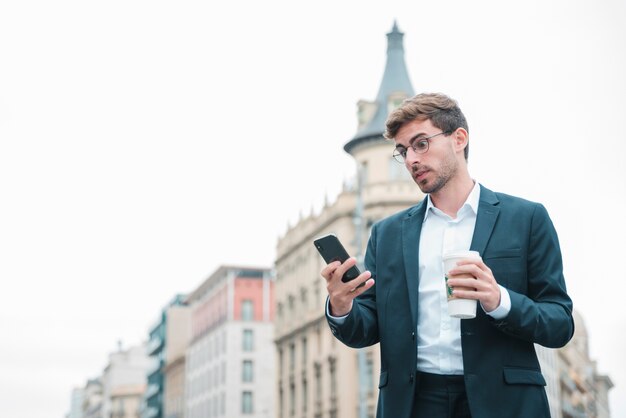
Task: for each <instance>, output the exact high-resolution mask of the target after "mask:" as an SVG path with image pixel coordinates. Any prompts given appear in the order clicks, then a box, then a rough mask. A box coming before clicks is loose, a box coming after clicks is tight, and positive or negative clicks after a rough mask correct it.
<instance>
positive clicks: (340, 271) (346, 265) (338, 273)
mask: <svg viewBox="0 0 626 418" xmlns="http://www.w3.org/2000/svg"><path fill="white" fill-rule="evenodd" d="M355 265H356V258H354V257H350V258H348V259H347V260H346V261H344V262H343V264H341V265H340V266H338V267H337V269H336V270H335V271H334V272H333V277H339V279H340V280H341V278H342V277H343V275H344V274H345V273H346V271H348V269H350V268H351V267H353V266H355Z"/></svg>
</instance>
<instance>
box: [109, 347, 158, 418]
mask: <svg viewBox="0 0 626 418" xmlns="http://www.w3.org/2000/svg"><path fill="white" fill-rule="evenodd" d="M149 366H150V359H149V358H148V356H147V355H146V347H145V346H144V345H137V346H134V347H130V348H128V349H126V350H123V349H122V347H121V344H120V347H119V349H118V351H116V352H114V353H111V354H109V362H108V364H107V366H106V367H105V368H104V371H103V373H102V393H103V402H102V417H103V418H137V417H139V410H140V405H141V401H142V397H143V394H144V391H145V390H146V371H147V370H148V367H149Z"/></svg>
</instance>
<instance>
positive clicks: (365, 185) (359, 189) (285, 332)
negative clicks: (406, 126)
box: [276, 24, 423, 418]
mask: <svg viewBox="0 0 626 418" xmlns="http://www.w3.org/2000/svg"><path fill="white" fill-rule="evenodd" d="M387 40H388V44H387V62H386V66H385V71H384V74H383V78H382V81H381V84H380V87H379V90H378V94H377V96H376V99H375V100H374V101H365V100H361V101H359V102H358V128H357V133H356V135H355V136H354V137H353V138H352V139H350V140H349V141H348V142H347V143H346V144H345V146H344V150H345V151H346V152H348V153H349V154H350V155H352V156H353V157H354V159H355V161H356V167H357V170H356V172H357V175H356V176H355V177H356V178H355V181H354V183H353V184H352V185H351V186H345V187H344V189H343V191H342V192H341V193H340V194H339V196H338V197H337V199H336V201H335V202H333V203H332V204H327V205H325V206H324V208H323V209H322V211H321V213H319V214H318V215H314V214H312V215H311V216H309V217H308V218H306V219H302V220H301V221H300V222H299V223H298V224H297V225H295V226H294V227H292V228H290V229H289V230H288V231H287V232H286V233H285V235H284V236H283V237H281V238H280V239H279V241H278V244H277V255H276V302H277V308H276V310H277V317H276V344H277V352H278V377H277V381H276V391H277V399H276V402H277V415H276V416H277V417H279V418H291V417H298V418H336V417H341V418H357V417H359V418H373V417H374V416H375V412H376V401H377V397H378V375H379V370H380V356H379V351H378V346H374V347H370V348H365V349H361V350H354V349H351V348H348V347H345V346H343V345H342V344H341V343H340V342H338V341H337V340H336V339H335V338H334V337H333V336H332V335H331V333H330V331H329V329H328V326H327V325H326V320H325V317H324V309H325V308H324V306H325V300H326V288H325V283H324V281H323V279H322V278H321V277H320V271H321V270H322V268H323V267H324V265H325V263H324V261H323V260H322V258H321V257H320V256H319V254H318V253H317V251H316V250H315V248H314V246H313V244H312V242H313V240H314V239H315V238H316V237H319V236H321V235H325V234H327V233H334V234H336V235H337V236H338V237H339V238H340V240H341V241H342V242H343V244H344V246H345V247H346V249H347V251H348V252H349V253H350V254H351V255H353V256H356V257H357V259H359V260H362V257H363V253H364V249H365V245H366V241H367V237H368V235H369V229H370V227H371V226H372V224H373V223H374V222H375V221H377V220H380V219H382V218H384V217H386V216H388V215H391V214H392V213H395V212H397V211H399V210H402V209H405V208H406V207H409V206H412V205H414V204H416V203H418V202H419V201H420V200H421V199H422V198H423V195H422V194H421V192H420V191H419V189H418V188H417V187H415V184H414V183H413V181H412V180H411V178H410V177H409V175H408V173H407V172H406V169H405V168H404V166H403V165H401V164H398V163H397V162H396V161H395V160H394V159H393V158H392V153H393V144H392V143H391V142H389V141H387V140H385V139H384V138H383V136H382V134H383V132H384V122H385V120H386V118H387V115H388V113H389V111H390V110H392V109H394V108H395V107H397V106H398V105H399V104H400V103H401V102H402V100H404V99H405V98H407V97H409V96H412V95H413V87H412V86H411V82H410V80H409V77H408V72H407V70H406V64H405V61H404V47H403V34H402V33H401V32H400V31H399V30H398V27H397V25H395V24H394V26H393V28H392V30H391V32H390V33H388V34H387Z"/></svg>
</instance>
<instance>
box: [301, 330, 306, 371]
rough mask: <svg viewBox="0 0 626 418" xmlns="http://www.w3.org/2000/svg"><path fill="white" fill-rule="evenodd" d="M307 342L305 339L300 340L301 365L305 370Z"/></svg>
mask: <svg viewBox="0 0 626 418" xmlns="http://www.w3.org/2000/svg"><path fill="white" fill-rule="evenodd" d="M306 344H307V340H306V337H304V338H302V364H303V366H304V367H305V368H306V360H307V359H306V356H307V346H306Z"/></svg>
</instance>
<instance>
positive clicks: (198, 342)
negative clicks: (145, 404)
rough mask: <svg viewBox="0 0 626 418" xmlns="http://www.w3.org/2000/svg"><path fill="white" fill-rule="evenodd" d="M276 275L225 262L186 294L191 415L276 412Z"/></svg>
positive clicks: (266, 416)
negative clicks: (189, 332)
mask: <svg viewBox="0 0 626 418" xmlns="http://www.w3.org/2000/svg"><path fill="white" fill-rule="evenodd" d="M273 292H274V278H273V274H272V271H271V269H269V268H252V267H242V266H221V267H219V268H218V269H217V270H216V271H215V272H214V273H213V274H211V276H209V277H208V278H207V279H206V280H205V281H204V282H203V283H202V284H201V285H200V286H199V287H198V288H197V289H196V290H194V291H193V292H192V293H191V294H190V295H189V297H188V298H187V299H186V304H187V305H188V306H189V308H190V309H191V342H190V344H189V348H188V350H187V362H186V373H185V375H186V385H185V387H186V409H185V416H186V417H187V418H217V417H225V418H239V417H258V418H270V417H273V416H274V392H273V388H274V359H275V352H274V344H273V338H274V325H273V319H274V312H273V306H274V300H273V299H274V298H273Z"/></svg>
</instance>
